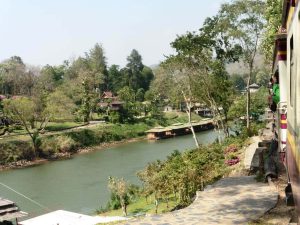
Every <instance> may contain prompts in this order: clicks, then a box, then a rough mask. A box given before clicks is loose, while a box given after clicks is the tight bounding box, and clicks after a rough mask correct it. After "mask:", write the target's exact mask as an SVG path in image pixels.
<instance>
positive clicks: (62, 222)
mask: <svg viewBox="0 0 300 225" xmlns="http://www.w3.org/2000/svg"><path fill="white" fill-rule="evenodd" d="M119 220H127V218H125V217H119V216H114V217H104V216H87V215H83V214H79V213H73V212H69V211H65V210H57V211H54V212H50V213H47V214H44V215H41V216H38V217H35V218H32V219H29V220H25V221H22V222H19V224H20V225H96V224H98V223H107V222H112V221H119Z"/></svg>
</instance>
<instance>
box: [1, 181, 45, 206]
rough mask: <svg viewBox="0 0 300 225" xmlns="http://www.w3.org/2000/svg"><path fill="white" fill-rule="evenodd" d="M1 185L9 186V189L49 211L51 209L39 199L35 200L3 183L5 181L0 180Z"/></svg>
mask: <svg viewBox="0 0 300 225" xmlns="http://www.w3.org/2000/svg"><path fill="white" fill-rule="evenodd" d="M0 185H2V186H3V187H5V188H7V189H8V190H10V191H13V192H14V193H16V194H18V195H20V196H22V197H23V198H26V199H27V200H29V201H30V202H32V203H34V204H36V205H38V206H39V207H41V208H42V209H44V210H47V211H51V210H50V209H49V208H48V207H47V206H44V205H42V204H40V203H38V202H37V201H35V200H33V199H31V198H29V197H27V196H26V195H24V194H22V193H20V192H18V191H16V190H15V189H13V188H11V187H9V186H8V185H6V184H3V183H1V182H0Z"/></svg>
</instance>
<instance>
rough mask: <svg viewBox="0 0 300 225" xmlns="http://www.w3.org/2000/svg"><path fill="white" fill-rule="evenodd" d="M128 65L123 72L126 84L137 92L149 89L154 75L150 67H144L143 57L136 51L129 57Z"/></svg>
mask: <svg viewBox="0 0 300 225" xmlns="http://www.w3.org/2000/svg"><path fill="white" fill-rule="evenodd" d="M127 62H128V63H127V65H126V68H125V69H124V70H122V73H123V76H124V84H125V85H126V86H129V87H130V88H132V89H133V90H134V91H135V92H136V91H137V90H138V89H139V88H143V89H144V90H148V89H149V85H150V82H151V80H152V79H153V77H154V75H153V72H152V70H151V69H150V68H149V67H146V66H144V65H143V62H142V56H141V55H140V54H139V52H138V51H137V50H135V49H133V50H132V52H131V53H130V55H129V56H128V57H127Z"/></svg>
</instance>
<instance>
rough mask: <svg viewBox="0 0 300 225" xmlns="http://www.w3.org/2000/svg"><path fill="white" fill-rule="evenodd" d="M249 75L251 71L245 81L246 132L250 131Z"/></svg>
mask: <svg viewBox="0 0 300 225" xmlns="http://www.w3.org/2000/svg"><path fill="white" fill-rule="evenodd" d="M251 73H252V69H250V74H249V77H248V81H247V106H246V107H247V109H246V110H247V130H248V131H249V129H250V90H249V86H250V79H251Z"/></svg>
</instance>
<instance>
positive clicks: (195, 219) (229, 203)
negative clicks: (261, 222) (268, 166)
mask: <svg viewBox="0 0 300 225" xmlns="http://www.w3.org/2000/svg"><path fill="white" fill-rule="evenodd" d="M277 200H278V193H277V191H276V190H274V189H272V188H271V187H269V186H268V185H267V184H264V183H258V182H256V180H255V179H254V177H253V176H242V177H229V178H224V179H221V180H219V181H218V182H216V183H215V184H213V185H212V186H209V187H208V188H207V189H205V190H204V191H202V192H197V198H196V200H195V201H194V202H193V203H192V204H191V205H190V206H189V207H187V208H184V209H181V210H177V211H174V212H171V213H166V214H162V215H150V216H146V217H145V218H143V219H141V220H138V219H136V220H132V221H127V222H126V223H125V224H130V225H131V224H133V225H134V224H139V225H150V224H157V225H158V224H159V225H167V224H170V225H173V224H178V225H179V224H180V225H182V224H184V225H187V224H195V225H196V224H205V225H207V224H247V222H249V221H251V220H253V219H257V218H259V217H260V216H262V215H263V214H264V213H265V212H266V211H268V210H270V209H271V208H273V207H274V206H275V205H276V203H277Z"/></svg>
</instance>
